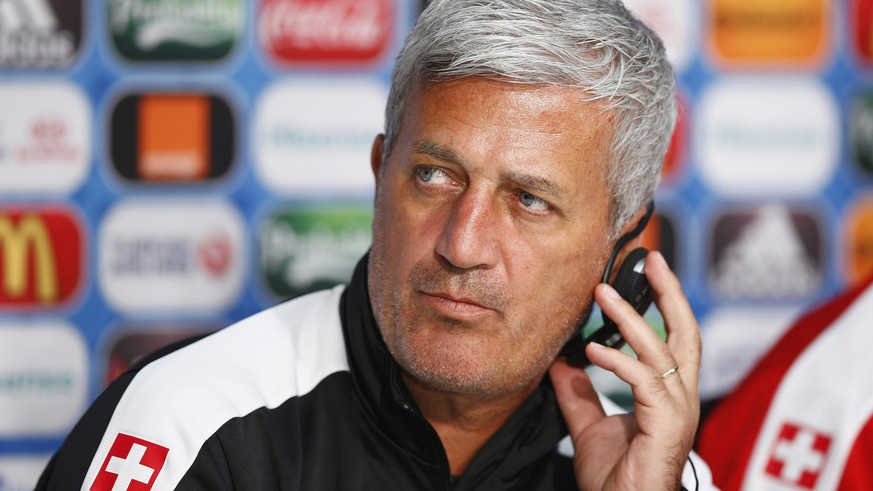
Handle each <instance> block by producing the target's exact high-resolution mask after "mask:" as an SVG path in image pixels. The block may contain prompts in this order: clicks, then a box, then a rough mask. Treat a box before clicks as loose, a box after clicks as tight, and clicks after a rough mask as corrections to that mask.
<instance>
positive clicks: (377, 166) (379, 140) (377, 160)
mask: <svg viewBox="0 0 873 491" xmlns="http://www.w3.org/2000/svg"><path fill="white" fill-rule="evenodd" d="M384 151H385V135H383V134H381V133H380V134H378V135H376V138H375V139H374V140H373V147H372V148H371V149H370V168H371V169H373V179H375V181H376V189H377V190H378V189H379V181H380V180H381V178H382V157H383V154H384Z"/></svg>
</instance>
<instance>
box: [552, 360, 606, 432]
mask: <svg viewBox="0 0 873 491" xmlns="http://www.w3.org/2000/svg"><path fill="white" fill-rule="evenodd" d="M549 376H550V377H551V379H552V386H553V387H554V388H555V396H556V397H557V399H558V406H560V408H561V412H562V413H563V414H564V420H565V421H566V422H567V428H568V429H569V430H570V435H571V437H572V438H573V440H574V441H575V439H576V437H577V436H578V435H579V434H581V433H582V432H583V431H585V429H586V428H588V426H590V425H591V424H592V423H595V422H597V421H600V420H601V419H603V418H605V417H606V413H604V411H603V406H602V405H601V404H600V398H599V397H598V395H597V391H596V390H594V385H592V384H591V379H590V378H588V374H587V373H585V370H582V369H580V368H575V367H571V366H570V365H568V364H567V362H566V361H564V360H556V361H555V362H554V363H552V366H551V368H549Z"/></svg>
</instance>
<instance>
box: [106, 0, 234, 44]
mask: <svg viewBox="0 0 873 491" xmlns="http://www.w3.org/2000/svg"><path fill="white" fill-rule="evenodd" d="M243 23H244V18H243V9H242V5H241V3H240V1H239V0H110V2H109V24H110V28H111V30H112V33H113V34H114V35H115V36H116V37H125V38H128V41H129V42H131V43H132V44H133V45H134V46H135V47H136V48H137V49H139V50H142V51H146V52H147V51H151V50H155V49H156V48H158V47H160V46H162V45H165V44H167V43H177V44H181V45H185V46H191V47H212V46H215V45H218V44H221V43H226V42H228V41H229V40H233V39H235V38H237V37H239V34H240V32H241V31H242V28H243Z"/></svg>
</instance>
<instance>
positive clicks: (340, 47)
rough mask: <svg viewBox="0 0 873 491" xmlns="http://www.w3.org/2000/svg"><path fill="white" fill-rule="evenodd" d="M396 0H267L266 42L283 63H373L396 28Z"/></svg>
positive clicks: (262, 31)
mask: <svg viewBox="0 0 873 491" xmlns="http://www.w3.org/2000/svg"><path fill="white" fill-rule="evenodd" d="M394 17H395V15H394V5H393V2H392V1H391V0H264V2H263V7H262V10H261V15H260V25H259V28H260V32H259V36H260V39H261V44H262V46H263V47H264V49H266V51H267V52H268V53H269V54H270V56H272V57H273V58H274V59H275V60H276V61H278V62H280V63H283V64H319V63H327V64H348V63H372V62H376V61H378V60H379V58H380V57H382V55H383V54H385V52H386V51H387V49H388V47H389V45H390V43H391V37H392V33H393V28H394Z"/></svg>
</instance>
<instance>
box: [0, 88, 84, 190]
mask: <svg viewBox="0 0 873 491" xmlns="http://www.w3.org/2000/svg"><path fill="white" fill-rule="evenodd" d="M0 108H3V109H2V110H0V193H4V194H6V193H9V194H24V193H34V192H37V193H39V192H43V193H59V194H69V193H72V192H74V191H75V190H76V189H78V188H79V186H80V185H81V184H82V182H83V181H84V180H85V177H86V176H87V174H88V170H89V168H90V163H91V108H90V105H89V103H88V101H87V99H86V97H85V95H84V94H83V93H82V92H81V90H80V89H79V88H78V87H77V86H76V85H73V84H68V83H58V82H56V83H3V84H0Z"/></svg>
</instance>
